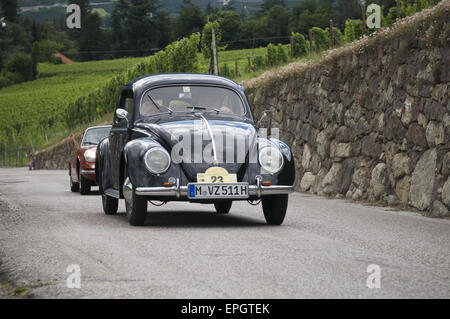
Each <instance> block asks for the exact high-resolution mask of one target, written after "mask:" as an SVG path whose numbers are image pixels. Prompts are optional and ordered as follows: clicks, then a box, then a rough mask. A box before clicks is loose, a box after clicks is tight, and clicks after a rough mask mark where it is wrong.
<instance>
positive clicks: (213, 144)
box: [195, 113, 219, 165]
mask: <svg viewBox="0 0 450 319" xmlns="http://www.w3.org/2000/svg"><path fill="white" fill-rule="evenodd" d="M195 115H197V116H199V117H201V118H202V120H203V122H205V124H206V128H207V129H208V133H209V136H210V137H211V144H212V148H213V153H214V165H217V164H218V163H219V161H218V160H217V149H216V141H215V140H214V134H213V131H212V128H211V125H210V124H209V122H208V120H207V119H206V118H205V117H204V116H203V114H202V113H195Z"/></svg>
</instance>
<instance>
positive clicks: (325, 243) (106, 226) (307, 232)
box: [0, 168, 450, 298]
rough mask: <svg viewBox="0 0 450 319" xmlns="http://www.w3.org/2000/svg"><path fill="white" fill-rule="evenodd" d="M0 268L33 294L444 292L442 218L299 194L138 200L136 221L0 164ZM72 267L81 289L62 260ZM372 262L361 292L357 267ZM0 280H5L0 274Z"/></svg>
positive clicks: (448, 232) (49, 178) (448, 233)
mask: <svg viewBox="0 0 450 319" xmlns="http://www.w3.org/2000/svg"><path fill="white" fill-rule="evenodd" d="M0 200H1V201H3V202H4V203H5V202H6V203H7V204H8V206H9V207H11V209H6V208H5V206H4V204H0V258H1V264H0V271H1V272H2V273H3V276H4V279H2V280H3V281H4V280H6V279H5V278H8V281H11V282H13V283H15V285H18V284H20V283H24V284H25V285H26V286H28V287H33V288H32V292H31V296H34V297H43V298H91V297H93V298H105V297H112V298H127V297H133V298H311V297H324V298H340V297H344V298H383V297H387V298H416V297H426V298H428V297H444V298H449V297H450V220H449V219H431V218H426V217H422V216H421V215H419V214H417V213H413V212H398V211H392V210H390V209H388V208H382V207H370V206H364V205H362V204H355V203H348V202H346V201H345V200H329V199H325V198H323V197H317V196H310V195H304V194H293V195H291V196H290V202H289V208H288V213H287V217H286V220H285V223H284V224H283V226H267V225H266V224H265V221H264V217H263V214H262V208H261V206H256V207H253V206H250V205H249V204H247V203H246V202H242V203H237V204H236V203H235V204H233V205H234V206H233V208H232V211H231V213H230V214H229V215H217V214H215V213H214V207H213V206H212V205H200V204H189V203H169V204H167V205H164V206H162V207H154V206H152V205H149V214H148V218H147V222H146V226H145V227H132V226H130V225H129V224H128V222H127V220H126V216H125V215H124V211H125V208H124V204H123V202H121V204H120V206H119V214H118V215H117V216H106V215H104V214H103V212H102V205H101V198H100V196H99V195H98V194H93V195H89V196H83V197H81V196H80V195H79V194H74V193H71V192H70V190H69V183H68V176H67V173H66V172H65V171H33V172H29V171H27V170H26V169H23V168H20V169H0ZM72 264H77V265H79V266H80V270H81V288H79V289H78V288H68V287H67V284H66V280H67V278H68V276H69V275H70V273H68V272H66V270H67V267H68V266H69V265H72ZM370 264H376V265H378V266H379V267H380V278H381V281H380V283H381V287H380V288H368V287H367V285H366V280H367V278H368V276H369V275H370V274H369V273H367V267H368V266H369V265H370ZM5 276H6V277H5Z"/></svg>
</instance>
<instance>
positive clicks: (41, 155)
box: [35, 133, 82, 169]
mask: <svg viewBox="0 0 450 319" xmlns="http://www.w3.org/2000/svg"><path fill="white" fill-rule="evenodd" d="M81 138H82V133H79V134H72V135H70V136H69V137H67V138H65V139H64V140H62V141H61V142H59V143H58V144H56V145H54V146H51V147H49V148H46V149H44V150H42V151H39V152H37V153H36V155H35V165H36V166H35V167H36V169H69V161H70V160H71V158H72V156H73V155H74V152H75V151H76V149H77V148H78V146H79V145H80V142H81Z"/></svg>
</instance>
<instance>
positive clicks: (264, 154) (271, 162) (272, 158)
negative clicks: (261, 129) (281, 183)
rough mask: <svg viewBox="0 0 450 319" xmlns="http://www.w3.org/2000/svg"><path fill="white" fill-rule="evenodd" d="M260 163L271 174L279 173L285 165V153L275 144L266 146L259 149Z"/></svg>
mask: <svg viewBox="0 0 450 319" xmlns="http://www.w3.org/2000/svg"><path fill="white" fill-rule="evenodd" d="M258 159H259V164H260V165H261V167H262V168H263V169H264V170H265V171H266V172H267V173H270V174H275V173H277V172H278V171H279V170H280V169H281V168H282V167H283V155H281V153H280V151H279V150H278V149H276V148H275V147H273V146H266V147H263V148H262V149H260V150H259V156H258Z"/></svg>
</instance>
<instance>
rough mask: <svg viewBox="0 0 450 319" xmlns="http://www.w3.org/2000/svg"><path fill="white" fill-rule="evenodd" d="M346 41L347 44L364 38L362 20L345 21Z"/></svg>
mask: <svg viewBox="0 0 450 319" xmlns="http://www.w3.org/2000/svg"><path fill="white" fill-rule="evenodd" d="M344 33H345V40H346V41H347V42H352V41H355V40H357V39H359V38H360V37H361V36H362V33H363V28H362V21H361V20H351V19H348V20H347V21H345V31H344Z"/></svg>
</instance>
